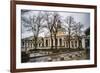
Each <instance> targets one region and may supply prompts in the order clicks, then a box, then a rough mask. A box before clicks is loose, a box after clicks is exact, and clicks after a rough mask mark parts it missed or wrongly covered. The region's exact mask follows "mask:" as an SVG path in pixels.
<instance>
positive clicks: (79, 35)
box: [73, 22, 83, 49]
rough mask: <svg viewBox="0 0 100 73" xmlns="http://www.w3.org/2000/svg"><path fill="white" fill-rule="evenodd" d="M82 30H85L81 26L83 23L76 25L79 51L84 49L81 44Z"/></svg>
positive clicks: (75, 30)
mask: <svg viewBox="0 0 100 73" xmlns="http://www.w3.org/2000/svg"><path fill="white" fill-rule="evenodd" d="M82 28H83V25H82V24H81V22H78V23H76V24H75V25H74V28H73V30H74V33H75V36H76V37H77V40H78V48H79V49H80V48H82V42H81V40H82V39H81V34H82Z"/></svg>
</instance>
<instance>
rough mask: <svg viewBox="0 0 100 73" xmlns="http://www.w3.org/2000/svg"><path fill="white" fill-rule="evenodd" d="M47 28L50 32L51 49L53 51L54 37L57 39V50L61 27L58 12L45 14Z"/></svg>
mask: <svg viewBox="0 0 100 73" xmlns="http://www.w3.org/2000/svg"><path fill="white" fill-rule="evenodd" d="M45 20H46V27H47V29H48V30H49V32H50V38H51V49H53V37H52V36H53V35H54V39H55V48H56V49H57V40H56V39H57V38H56V35H57V32H58V28H59V27H60V16H59V14H58V13H56V12H45Z"/></svg>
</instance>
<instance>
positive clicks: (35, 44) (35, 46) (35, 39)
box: [34, 37, 37, 49]
mask: <svg viewBox="0 0 100 73" xmlns="http://www.w3.org/2000/svg"><path fill="white" fill-rule="evenodd" d="M34 49H37V37H35V38H34Z"/></svg>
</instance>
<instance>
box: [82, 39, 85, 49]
mask: <svg viewBox="0 0 100 73" xmlns="http://www.w3.org/2000/svg"><path fill="white" fill-rule="evenodd" d="M82 48H86V47H85V38H82Z"/></svg>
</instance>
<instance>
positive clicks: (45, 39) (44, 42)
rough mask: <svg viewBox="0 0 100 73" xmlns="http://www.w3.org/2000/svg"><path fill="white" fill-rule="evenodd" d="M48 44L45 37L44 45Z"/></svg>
mask: <svg viewBox="0 0 100 73" xmlns="http://www.w3.org/2000/svg"><path fill="white" fill-rule="evenodd" d="M45 46H46V38H44V47H45Z"/></svg>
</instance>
